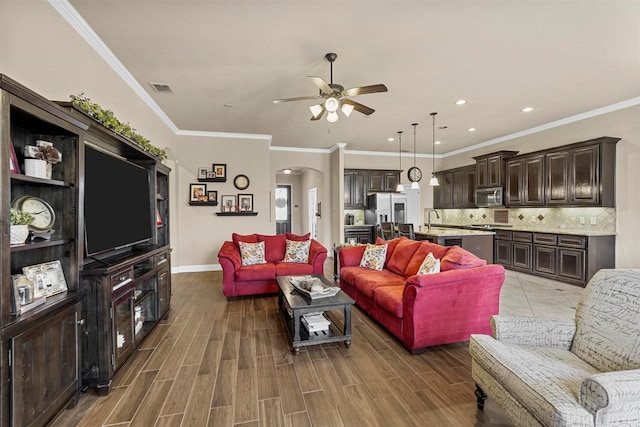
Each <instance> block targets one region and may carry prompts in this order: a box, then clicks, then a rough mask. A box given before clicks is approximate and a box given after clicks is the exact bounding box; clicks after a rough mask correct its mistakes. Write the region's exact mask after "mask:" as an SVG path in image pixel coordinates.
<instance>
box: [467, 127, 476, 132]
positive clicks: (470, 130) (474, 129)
mask: <svg viewBox="0 0 640 427" xmlns="http://www.w3.org/2000/svg"><path fill="white" fill-rule="evenodd" d="M467 130H468V131H469V132H475V131H476V128H469V129H467Z"/></svg>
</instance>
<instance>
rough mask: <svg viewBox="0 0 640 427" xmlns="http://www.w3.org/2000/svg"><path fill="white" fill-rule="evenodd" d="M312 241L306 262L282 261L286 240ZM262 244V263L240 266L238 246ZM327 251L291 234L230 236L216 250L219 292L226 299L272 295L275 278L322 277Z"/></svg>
mask: <svg viewBox="0 0 640 427" xmlns="http://www.w3.org/2000/svg"><path fill="white" fill-rule="evenodd" d="M287 239H289V240H298V241H300V240H311V244H310V246H309V261H308V263H306V264H304V263H292V262H283V261H282V260H283V259H284V255H285V250H286V240H287ZM239 242H246V243H257V242H264V246H265V260H266V261H267V262H266V263H265V264H256V265H245V266H243V265H242V260H241V257H240V248H239V245H238V243H239ZM326 259H327V248H325V247H324V246H322V245H321V244H320V243H319V242H318V241H316V240H314V239H309V235H308V234H306V235H304V236H299V235H296V234H292V233H287V234H277V235H275V236H269V235H263V234H249V235H239V234H235V233H234V234H233V235H232V241H226V242H224V243H223V244H222V247H221V248H220V251H218V261H219V262H220V266H221V267H222V293H223V294H224V296H226V297H227V299H233V298H235V297H239V296H243V295H260V294H272V293H275V292H277V291H278V282H277V281H276V277H278V276H292V275H298V274H323V270H324V261H325V260H326Z"/></svg>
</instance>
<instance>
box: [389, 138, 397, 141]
mask: <svg viewBox="0 0 640 427" xmlns="http://www.w3.org/2000/svg"><path fill="white" fill-rule="evenodd" d="M395 140H396V139H395V138H387V141H389V142H393V141H395Z"/></svg>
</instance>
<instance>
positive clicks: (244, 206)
mask: <svg viewBox="0 0 640 427" xmlns="http://www.w3.org/2000/svg"><path fill="white" fill-rule="evenodd" d="M238 210H239V211H240V212H253V194H238Z"/></svg>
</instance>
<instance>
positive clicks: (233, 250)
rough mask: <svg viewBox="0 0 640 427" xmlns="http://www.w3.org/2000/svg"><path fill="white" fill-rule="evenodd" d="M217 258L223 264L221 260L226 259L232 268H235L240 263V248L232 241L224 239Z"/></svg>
mask: <svg viewBox="0 0 640 427" xmlns="http://www.w3.org/2000/svg"><path fill="white" fill-rule="evenodd" d="M218 260H219V261H220V264H223V260H224V261H227V263H228V264H230V266H231V267H233V270H234V271H235V270H237V269H239V268H240V266H241V265H242V258H241V257H240V250H239V249H238V248H237V247H236V245H235V244H234V243H233V242H230V241H226V242H224V243H223V244H222V247H221V248H220V250H219V251H218Z"/></svg>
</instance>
